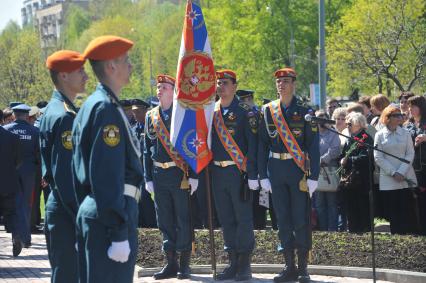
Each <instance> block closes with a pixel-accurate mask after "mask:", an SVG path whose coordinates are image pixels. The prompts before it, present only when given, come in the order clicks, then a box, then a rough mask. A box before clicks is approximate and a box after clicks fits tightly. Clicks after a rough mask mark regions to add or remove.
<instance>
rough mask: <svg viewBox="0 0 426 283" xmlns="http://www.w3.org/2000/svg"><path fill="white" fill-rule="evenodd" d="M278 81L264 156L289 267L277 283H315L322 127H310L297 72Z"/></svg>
mask: <svg viewBox="0 0 426 283" xmlns="http://www.w3.org/2000/svg"><path fill="white" fill-rule="evenodd" d="M275 78H276V81H275V83H276V88H277V91H278V94H279V99H277V100H275V101H272V102H270V103H268V104H266V105H265V106H264V107H263V108H262V115H261V117H262V119H261V121H260V123H259V151H258V166H259V175H260V179H261V180H260V185H261V187H262V188H264V189H267V190H269V191H271V192H272V202H273V204H274V210H275V214H276V217H277V219H278V229H279V233H278V235H279V238H280V243H281V246H280V247H279V251H280V252H283V253H284V259H285V262H286V267H285V268H284V270H283V271H282V272H281V273H280V274H279V275H278V276H277V277H275V278H274V281H275V282H289V281H294V280H297V279H298V280H299V282H309V280H310V279H309V275H308V271H307V264H308V254H309V250H310V249H311V246H312V240H311V236H312V233H311V229H310V228H311V227H310V225H311V224H310V216H311V213H310V212H311V204H310V196H312V193H313V192H314V191H315V189H316V187H317V181H316V180H317V179H318V174H319V138H318V132H317V127H316V126H313V125H311V124H310V123H307V122H305V121H304V117H305V115H306V114H308V113H310V109H309V108H307V107H305V106H304V105H301V104H300V103H299V102H298V101H297V99H296V97H295V96H294V94H293V93H294V90H295V81H296V72H295V71H294V70H293V69H291V68H284V69H280V70H278V71H276V72H275ZM308 160H310V166H309V165H308V164H309V163H308ZM309 170H310V175H307V174H308V171H309ZM306 178H308V179H306ZM295 249H297V258H298V270H297V269H296V265H295Z"/></svg>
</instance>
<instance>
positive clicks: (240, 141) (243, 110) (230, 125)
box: [212, 97, 257, 180]
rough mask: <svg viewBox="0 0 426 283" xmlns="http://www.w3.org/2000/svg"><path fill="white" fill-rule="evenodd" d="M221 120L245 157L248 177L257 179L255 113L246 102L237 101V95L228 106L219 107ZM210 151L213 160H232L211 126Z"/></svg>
mask: <svg viewBox="0 0 426 283" xmlns="http://www.w3.org/2000/svg"><path fill="white" fill-rule="evenodd" d="M220 111H221V113H222V117H223V121H224V123H225V126H226V128H227V129H228V132H229V133H230V134H231V136H232V138H233V139H234V140H235V142H236V143H237V145H238V147H239V148H240V150H241V152H242V153H243V154H244V155H245V156H246V158H247V167H246V168H247V176H248V179H251V180H257V166H256V164H257V163H256V152H257V135H256V133H257V115H256V113H255V112H254V111H253V110H252V109H250V107H249V106H248V105H247V104H244V103H241V102H239V100H238V98H237V97H234V100H233V101H232V102H231V104H230V105H229V107H227V108H226V109H224V108H223V107H222V106H221V107H220ZM212 129H213V131H212V152H213V160H215V161H224V160H232V158H231V156H230V155H229V153H228V152H227V151H226V149H225V148H224V147H223V145H222V142H221V141H220V138H219V136H218V133H217V132H216V129H215V127H212Z"/></svg>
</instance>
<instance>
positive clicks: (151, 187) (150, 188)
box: [145, 181, 154, 194]
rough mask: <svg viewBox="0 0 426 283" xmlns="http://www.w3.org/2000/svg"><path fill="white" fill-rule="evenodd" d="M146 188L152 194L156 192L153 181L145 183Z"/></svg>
mask: <svg viewBox="0 0 426 283" xmlns="http://www.w3.org/2000/svg"><path fill="white" fill-rule="evenodd" d="M145 190H146V191H147V192H148V193H150V194H152V193H153V192H154V183H153V182H152V181H149V182H146V184H145Z"/></svg>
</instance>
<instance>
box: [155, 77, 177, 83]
mask: <svg viewBox="0 0 426 283" xmlns="http://www.w3.org/2000/svg"><path fill="white" fill-rule="evenodd" d="M157 83H168V84H171V85H175V83H176V79H175V78H173V77H172V76H169V75H158V76H157Z"/></svg>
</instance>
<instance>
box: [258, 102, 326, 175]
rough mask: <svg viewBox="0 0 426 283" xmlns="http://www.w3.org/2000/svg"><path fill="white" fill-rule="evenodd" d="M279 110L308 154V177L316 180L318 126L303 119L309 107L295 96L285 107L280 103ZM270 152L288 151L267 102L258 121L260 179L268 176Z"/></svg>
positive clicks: (302, 148)
mask: <svg viewBox="0 0 426 283" xmlns="http://www.w3.org/2000/svg"><path fill="white" fill-rule="evenodd" d="M281 111H282V113H283V116H284V118H285V120H286V122H287V124H288V127H289V128H290V130H291V132H292V134H293V136H294V137H295V139H296V141H297V143H298V144H299V146H300V149H301V150H302V151H303V152H306V153H307V154H308V156H309V160H310V162H309V164H310V168H309V169H310V176H309V179H312V180H317V179H318V175H319V164H320V154H319V135H318V127H317V126H316V125H312V124H311V123H308V122H306V121H305V120H304V117H305V115H306V114H308V113H309V112H310V109H309V108H307V107H305V106H304V105H301V104H299V102H298V101H297V99H296V97H293V100H292V101H291V103H290V105H289V106H288V107H287V108H284V107H283V106H282V105H281ZM270 152H275V153H287V152H288V151H287V148H286V146H285V145H284V143H283V142H282V140H281V138H280V135H279V134H278V132H277V128H276V127H275V124H274V122H273V120H272V115H271V112H270V109H269V104H266V105H265V106H263V108H262V113H261V121H260V122H259V151H258V162H259V163H258V166H259V175H260V178H261V179H265V178H268V174H267V165H268V159H269V154H270ZM293 162H294V161H293Z"/></svg>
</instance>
